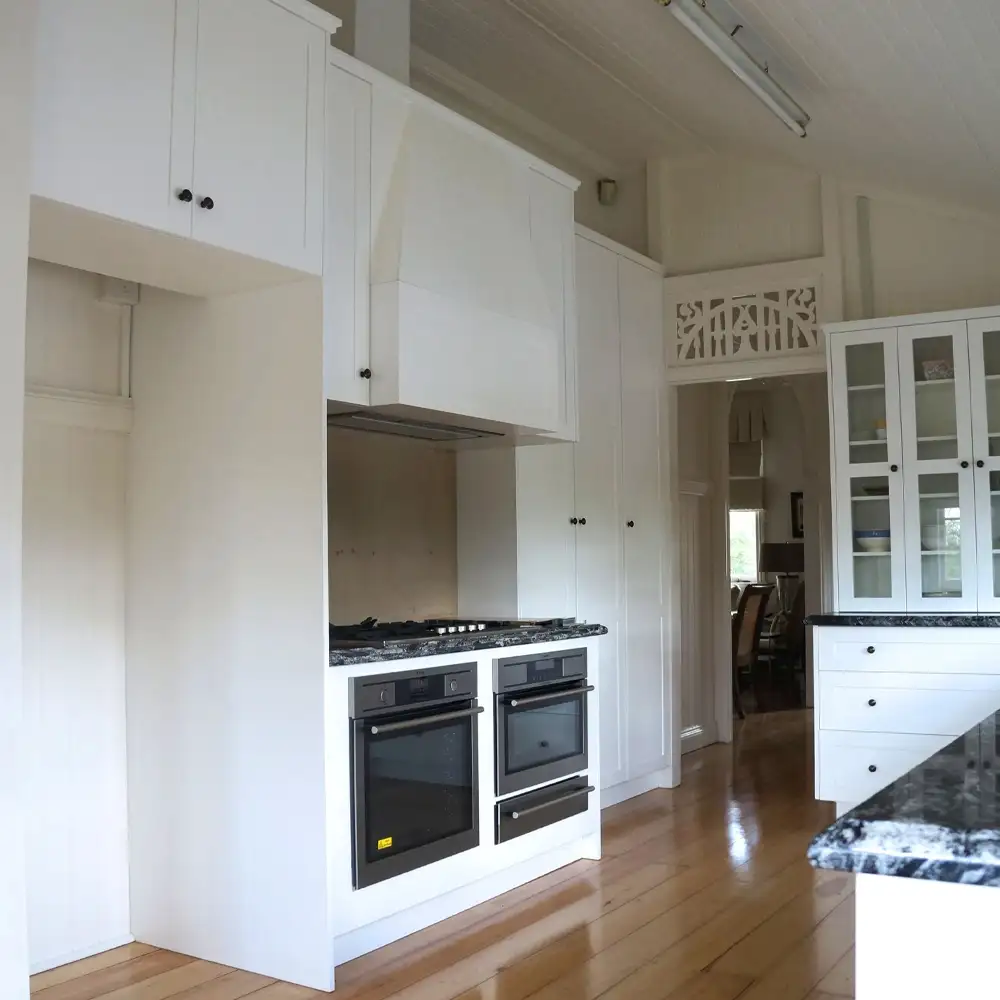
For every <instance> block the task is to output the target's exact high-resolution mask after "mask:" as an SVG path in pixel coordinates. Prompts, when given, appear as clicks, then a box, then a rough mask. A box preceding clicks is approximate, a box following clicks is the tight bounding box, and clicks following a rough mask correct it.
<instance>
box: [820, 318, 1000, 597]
mask: <svg viewBox="0 0 1000 1000" xmlns="http://www.w3.org/2000/svg"><path fill="white" fill-rule="evenodd" d="M890 322H891V324H892V325H886V326H884V327H879V326H877V325H876V324H873V323H863V324H854V325H846V324H845V325H841V326H837V327H834V328H832V329H831V330H829V331H828V332H829V333H830V336H829V338H828V341H827V344H828V350H829V351H830V362H831V364H830V370H831V391H832V393H833V435H834V441H833V446H834V447H833V452H834V455H835V458H834V462H835V468H834V477H833V480H834V491H835V497H834V500H835V506H836V517H835V524H836V525H837V532H838V538H837V546H836V552H837V576H838V586H837V596H838V602H839V610H841V611H875V610H884V611H916V612H922V611H926V612H936V611H955V612H960V611H966V612H968V611H995V610H997V609H998V608H1000V457H998V456H1000V333H998V331H1000V320H998V319H997V318H996V317H990V316H986V315H985V314H984V313H983V312H982V311H977V312H974V313H954V314H947V315H941V316H918V317H906V318H905V319H898V320H893V321H890Z"/></svg>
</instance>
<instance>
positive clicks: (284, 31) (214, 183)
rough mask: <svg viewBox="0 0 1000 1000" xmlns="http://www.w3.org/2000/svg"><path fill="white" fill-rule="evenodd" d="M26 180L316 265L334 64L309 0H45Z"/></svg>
mask: <svg viewBox="0 0 1000 1000" xmlns="http://www.w3.org/2000/svg"><path fill="white" fill-rule="evenodd" d="M39 19H40V20H39V29H38V43H37V44H38V58H37V63H36V109H35V148H34V178H33V188H32V193H33V194H35V195H38V196H41V197H44V198H47V199H50V200H52V201H54V202H59V203H62V204H66V205H70V206H74V207H77V208H82V209H86V210H88V211H90V212H96V213H99V214H100V215H104V216H110V217H112V218H115V219H120V220H123V221H126V222H133V223H137V224H138V225H140V226H145V227H148V228H150V229H156V230H161V231H166V232H171V233H175V234H177V235H181V236H188V237H193V238H194V239H196V240H198V241H200V242H203V243H206V244H210V245H212V246H216V247H221V248H224V249H226V250H232V251H236V252H238V253H242V254H246V255H248V256H251V257H256V258H259V259H261V260H267V261H271V262H273V263H277V264H281V265H284V266H287V267H290V268H294V269H296V270H299V271H305V272H310V273H317V274H318V273H319V272H320V271H321V269H322V259H323V231H322V230H323V171H324V140H325V121H324V77H325V70H326V47H327V38H328V33H329V31H331V30H334V28H335V25H336V20H335V19H333V18H330V17H329V16H328V15H326V14H324V13H323V12H322V11H320V10H319V9H318V8H315V7H313V6H312V5H311V4H309V3H306V2H305V0H40V2H39Z"/></svg>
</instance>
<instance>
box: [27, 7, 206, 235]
mask: <svg viewBox="0 0 1000 1000" xmlns="http://www.w3.org/2000/svg"><path fill="white" fill-rule="evenodd" d="M176 26H177V0H39V3H38V30H37V35H36V45H37V54H36V60H35V115H34V149H33V158H32V193H33V194H36V195H41V196H42V197H45V198H50V199H52V200H53V201H58V202H63V203H65V204H68V205H76V206H80V207H83V208H87V209H90V210H91V211H93V212H98V213H100V214H102V215H110V216H114V217H115V218H118V219H124V220H125V221H127V222H135V223H138V224H139V225H142V226H149V227H150V228H152V229H162V230H166V231H168V232H177V233H184V232H186V231H189V230H190V218H188V221H187V229H185V223H184V220H183V219H181V220H178V219H177V217H176V216H175V214H174V212H173V207H174V196H173V192H172V191H171V188H170V169H171V167H170V144H171V129H172V115H173V82H174V37H175V32H176Z"/></svg>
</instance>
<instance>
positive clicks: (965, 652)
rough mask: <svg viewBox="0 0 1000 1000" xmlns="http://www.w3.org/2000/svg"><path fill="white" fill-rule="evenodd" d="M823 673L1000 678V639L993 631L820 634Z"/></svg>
mask: <svg viewBox="0 0 1000 1000" xmlns="http://www.w3.org/2000/svg"><path fill="white" fill-rule="evenodd" d="M813 641H814V644H815V645H814V649H815V663H816V669H817V670H818V671H820V672H821V673H823V672H836V671H845V670H846V671H865V672H867V673H882V672H885V673H900V672H906V673H960V674H961V673H976V674H991V675H997V676H1000V635H998V634H997V632H996V631H993V630H990V629H976V628H973V629H954V628H817V629H815V630H814V635H813Z"/></svg>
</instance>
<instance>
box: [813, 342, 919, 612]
mask: <svg viewBox="0 0 1000 1000" xmlns="http://www.w3.org/2000/svg"><path fill="white" fill-rule="evenodd" d="M830 364H831V384H832V391H833V425H834V432H833V440H834V455H835V459H834V461H835V465H836V471H835V475H834V483H833V486H834V491H835V495H836V510H837V513H836V519H835V520H836V527H835V531H836V548H837V598H838V607H839V610H840V611H842V612H845V611H903V610H905V608H906V563H905V558H904V552H905V548H904V530H903V522H904V517H903V476H902V474H901V467H902V461H903V458H902V454H903V443H902V431H901V428H900V416H899V413H900V411H899V368H898V361H897V352H896V330H895V329H887V330H871V331H859V332H857V333H838V334H836V335H834V336H832V337H831V338H830Z"/></svg>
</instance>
